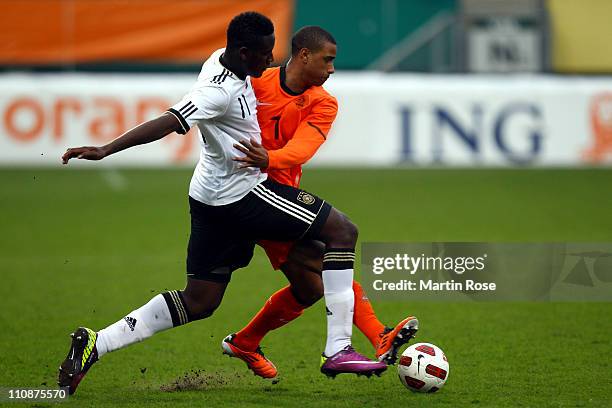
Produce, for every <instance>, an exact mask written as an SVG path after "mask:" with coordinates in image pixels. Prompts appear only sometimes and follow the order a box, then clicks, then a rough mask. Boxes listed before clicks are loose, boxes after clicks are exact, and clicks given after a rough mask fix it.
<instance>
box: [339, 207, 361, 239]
mask: <svg viewBox="0 0 612 408" xmlns="http://www.w3.org/2000/svg"><path fill="white" fill-rule="evenodd" d="M358 236H359V229H358V228H357V225H355V224H354V223H353V222H352V221H351V220H350V219H349V218H348V217H347V216H346V215H344V214H342V222H341V223H340V228H338V230H337V237H336V239H337V240H338V241H341V242H342V243H343V244H345V245H353V246H354V245H355V244H356V243H357V238H358Z"/></svg>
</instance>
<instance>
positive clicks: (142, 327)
mask: <svg viewBox="0 0 612 408" xmlns="http://www.w3.org/2000/svg"><path fill="white" fill-rule="evenodd" d="M273 48H274V27H273V25H272V22H271V21H270V20H269V19H268V18H267V17H265V16H263V15H261V14H259V13H255V12H247V13H242V14H239V15H238V16H236V17H234V19H233V20H232V21H231V22H230V24H229V26H228V29H227V46H226V48H225V49H221V50H218V51H216V52H214V53H213V54H212V55H211V57H210V58H209V59H208V60H207V61H206V62H205V63H204V65H203V66H202V70H201V72H200V75H199V76H198V80H197V82H196V83H195V85H194V86H193V87H192V88H191V90H190V91H189V93H188V94H187V95H186V96H185V97H184V98H183V99H182V100H181V101H180V102H179V103H177V104H175V105H174V106H172V107H171V108H170V109H168V111H167V112H166V113H164V114H163V115H161V116H160V117H158V118H155V119H153V120H150V121H148V122H145V123H143V124H141V125H139V126H137V127H135V128H133V129H131V130H129V131H127V132H126V133H124V134H123V135H121V136H120V137H118V138H117V139H115V140H114V141H112V142H110V143H109V144H107V145H104V146H100V147H94V146H85V147H78V148H71V149H68V150H67V151H66V153H65V154H64V155H63V156H62V162H63V163H64V164H67V163H68V161H69V160H70V159H72V158H78V159H85V160H100V159H103V158H104V157H106V156H109V155H111V154H114V153H117V152H119V151H121V150H124V149H127V148H129V147H132V146H136V145H140V144H145V143H150V142H153V141H156V140H159V139H161V138H163V137H164V136H166V135H168V134H170V133H172V132H177V133H181V134H185V133H187V131H188V130H189V129H190V128H191V127H193V126H197V127H198V130H199V134H200V143H201V146H202V150H201V154H200V160H199V161H198V164H197V165H196V168H195V170H194V173H193V177H192V179H191V183H190V186H189V205H190V213H191V234H190V237H189V244H188V248H187V285H186V287H185V289H184V290H182V291H181V290H173V291H169V292H165V293H162V294H159V295H156V296H155V297H153V298H152V299H151V300H150V301H149V302H148V303H147V304H145V305H144V306H142V307H140V308H138V309H136V310H134V311H132V312H130V313H128V314H127V315H126V316H125V317H124V318H122V319H120V320H119V321H117V322H116V323H113V324H111V325H110V326H108V327H106V328H104V329H102V330H100V331H98V332H95V331H94V330H91V329H88V328H86V327H79V328H78V329H77V330H76V331H75V332H74V333H72V337H73V338H72V343H71V346H70V350H69V352H68V355H67V356H66V359H65V360H64V361H63V363H62V364H61V366H60V369H59V376H58V383H59V385H60V386H62V387H69V393H70V394H73V393H74V392H75V390H76V388H77V387H78V385H79V382H80V381H81V380H82V379H83V377H84V376H85V374H86V373H87V371H88V370H89V368H90V367H91V366H92V365H93V364H94V363H95V362H96V361H97V360H98V359H99V358H100V357H102V356H103V355H104V354H106V353H108V352H111V351H114V350H118V349H120V348H123V347H126V346H128V345H130V344H133V343H136V342H139V341H142V340H144V339H146V338H148V337H151V336H152V335H153V334H155V333H157V332H160V331H163V330H166V329H170V328H173V327H177V326H180V325H183V324H186V323H189V322H192V321H195V320H200V319H204V318H206V317H209V316H210V315H212V313H213V312H214V311H215V309H216V308H217V307H218V306H219V304H220V303H221V300H222V298H223V294H224V292H225V289H226V287H227V285H228V283H229V281H230V278H231V274H232V272H233V271H234V270H236V269H238V268H241V267H244V266H246V265H248V264H249V262H250V260H251V258H252V256H253V249H254V245H255V243H256V242H257V241H259V240H262V239H266V240H275V241H293V240H297V239H300V238H305V239H316V240H319V241H321V242H323V243H325V246H326V250H325V255H324V261H323V272H322V276H323V286H324V295H325V303H326V306H327V311H328V312H327V342H326V346H325V352H324V355H325V356H326V357H327V360H326V363H325V364H324V367H323V368H322V369H323V371H324V372H326V373H327V374H334V375H335V374H339V373H356V374H367V375H370V374H372V373H376V374H380V373H381V372H383V371H384V370H385V369H386V364H385V363H384V362H378V361H371V360H369V359H367V358H366V357H364V356H362V355H361V354H359V353H357V352H356V351H355V350H354V349H353V348H352V346H351V334H352V321H353V301H354V300H353V290H352V282H353V263H354V258H355V253H354V251H355V244H356V241H357V228H356V227H355V225H353V224H352V223H351V222H350V221H349V220H348V218H347V217H346V216H344V215H343V214H342V213H340V212H339V211H337V210H336V209H334V208H332V207H331V205H329V204H328V203H327V202H325V201H324V200H321V199H320V198H318V197H316V196H314V195H312V194H309V193H307V192H305V191H303V190H299V189H296V188H294V187H291V186H286V185H282V184H279V183H276V182H274V181H272V180H268V179H267V177H266V175H265V173H262V172H261V171H260V169H259V168H254V167H242V166H240V165H239V164H238V163H237V162H236V161H234V160H233V159H234V158H235V157H236V154H237V150H236V149H235V147H234V145H235V144H236V143H240V142H241V141H242V142H244V141H249V140H250V141H252V142H254V143H260V142H261V135H260V129H259V125H258V122H257V110H256V109H257V106H256V100H255V95H254V93H253V89H252V87H251V84H250V79H249V76H255V77H258V76H260V75H261V74H262V73H263V71H264V70H265V69H266V68H267V67H268V66H269V65H270V63H271V62H272V49H273Z"/></svg>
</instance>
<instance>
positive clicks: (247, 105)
mask: <svg viewBox="0 0 612 408" xmlns="http://www.w3.org/2000/svg"><path fill="white" fill-rule="evenodd" d="M242 99H244V105H245V106H246V108H247V111H248V112H249V116H251V110H250V109H249V104H248V103H247V101H246V98H245V97H244V95H242Z"/></svg>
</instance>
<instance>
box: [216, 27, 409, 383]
mask: <svg viewBox="0 0 612 408" xmlns="http://www.w3.org/2000/svg"><path fill="white" fill-rule="evenodd" d="M291 46H292V55H291V59H290V61H289V62H288V63H287V64H286V65H285V66H282V67H276V68H270V69H268V70H266V71H265V72H264V74H263V75H262V76H261V77H260V78H252V79H251V84H252V86H253V90H254V91H255V96H256V98H257V119H258V122H259V126H260V128H261V136H262V144H263V146H262V145H259V144H257V143H255V142H245V143H244V145H237V146H236V148H237V149H238V150H240V151H242V152H243V153H245V154H246V157H244V158H236V159H235V160H237V161H240V162H242V165H243V166H253V167H259V168H261V169H265V170H266V171H267V173H268V176H269V177H270V178H272V179H273V180H275V181H277V182H279V183H283V184H287V185H291V186H294V187H298V186H299V184H300V178H301V176H302V165H303V164H304V163H306V162H307V161H308V160H309V159H310V158H311V157H312V156H313V155H314V154H315V153H316V151H317V149H318V148H319V147H320V146H321V145H322V144H323V142H325V140H326V139H327V135H328V133H329V130H330V128H331V126H332V123H333V122H334V119H335V118H336V113H337V111H338V104H337V102H336V98H334V97H333V96H332V95H330V94H329V93H328V92H327V91H326V90H325V89H324V88H323V87H322V85H323V84H324V83H325V81H326V80H327V79H328V78H329V76H330V75H331V74H333V73H334V59H335V57H336V41H335V40H334V38H333V37H332V36H331V34H329V33H328V32H327V31H325V30H324V29H322V28H320V27H316V26H308V27H304V28H302V29H301V30H299V31H298V32H297V33H296V34H295V35H294V36H293V39H292V44H291ZM298 199H299V198H298ZM302 199H303V200H308V199H309V197H306V196H305V197H303V198H302ZM259 245H260V246H261V247H262V248H264V250H265V251H266V254H267V255H268V258H269V259H270V262H271V263H272V266H273V267H274V269H280V270H281V271H283V273H284V274H285V275H286V277H287V278H288V280H289V283H290V284H289V285H288V286H286V287H284V288H282V289H281V290H279V291H277V292H276V293H274V294H273V295H272V296H271V297H270V298H269V299H268V300H267V302H266V303H265V304H264V306H263V308H262V309H261V310H260V311H259V312H258V313H257V315H256V316H255V317H254V318H253V319H252V320H251V322H250V323H249V324H248V325H247V326H246V327H244V328H243V329H242V330H240V331H239V332H237V333H235V334H231V335H229V336H227V337H226V338H225V339H224V340H223V342H222V347H223V351H224V353H225V354H228V355H230V356H233V357H238V358H241V359H242V360H244V361H245V362H246V364H247V366H248V367H249V368H250V369H251V370H253V372H254V373H255V374H256V375H259V376H261V377H264V378H272V377H275V376H276V374H277V370H276V367H275V366H274V364H273V363H272V362H271V361H270V360H268V359H267V358H266V357H265V356H264V355H263V353H262V352H261V349H260V348H259V344H260V342H261V340H262V339H263V337H264V336H265V335H266V334H267V333H268V332H269V331H271V330H274V329H277V328H279V327H281V326H283V325H285V324H287V323H289V322H290V321H292V320H294V319H296V318H297V317H299V316H300V315H301V314H302V312H303V311H304V309H305V308H307V307H309V306H310V305H312V304H314V303H315V302H316V301H317V300H319V299H320V298H321V297H322V296H323V284H322V280H321V269H322V261H323V254H324V249H325V246H324V245H323V243H321V242H317V241H298V242H272V241H262V242H260V243H259ZM353 291H354V292H355V306H354V311H355V312H354V319H353V322H354V324H355V325H356V326H357V328H359V330H360V331H361V332H363V333H364V334H365V335H366V337H367V338H368V339H369V340H370V342H371V343H372V345H373V346H374V348H375V350H376V357H377V358H378V359H379V360H380V361H385V362H387V364H393V363H394V362H395V360H396V355H397V350H398V348H399V347H400V346H401V345H403V344H405V343H406V342H408V341H409V340H410V339H411V338H412V337H414V335H415V333H416V331H417V330H418V320H417V319H416V318H415V317H413V316H410V317H407V318H406V319H404V320H402V321H401V322H399V323H398V324H397V325H396V326H395V327H393V328H389V327H386V326H385V325H383V324H382V323H381V322H380V321H379V320H378V319H377V317H376V315H375V314H374V310H373V309H372V306H371V304H370V302H369V300H368V298H367V297H366V295H365V293H364V291H363V289H362V287H361V285H360V284H359V283H357V282H355V281H354V282H353ZM324 360H325V356H324ZM324 369H325V363H324V364H323V366H322V371H324V372H325V370H324Z"/></svg>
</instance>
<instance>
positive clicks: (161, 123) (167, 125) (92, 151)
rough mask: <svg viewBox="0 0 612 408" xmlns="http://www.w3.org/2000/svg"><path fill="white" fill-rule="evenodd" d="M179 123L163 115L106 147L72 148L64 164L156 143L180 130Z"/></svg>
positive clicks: (65, 154) (102, 156)
mask: <svg viewBox="0 0 612 408" xmlns="http://www.w3.org/2000/svg"><path fill="white" fill-rule="evenodd" d="M180 126H181V125H180V123H179V121H178V120H177V119H176V118H175V117H174V116H173V115H171V114H167V113H166V114H163V115H161V116H159V117H157V118H155V119H152V120H150V121H147V122H144V123H142V124H140V125H138V126H136V127H135V128H133V129H130V130H128V131H127V132H125V133H124V134H122V135H121V136H119V137H118V138H116V139H115V140H113V141H112V142H110V143H108V144H106V145H104V146H83V147H75V148H70V149H68V150H67V151H66V153H64V155H63V156H62V163H64V164H67V163H68V161H69V160H70V159H72V158H77V159H84V160H101V159H103V158H105V157H106V156H110V155H111V154H114V153H117V152H120V151H122V150H125V149H128V148H130V147H133V146H137V145H142V144H147V143H151V142H154V141H156V140H159V139H161V138H163V137H164V136H167V135H168V134H170V133H172V132H175V131H178V130H180Z"/></svg>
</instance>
